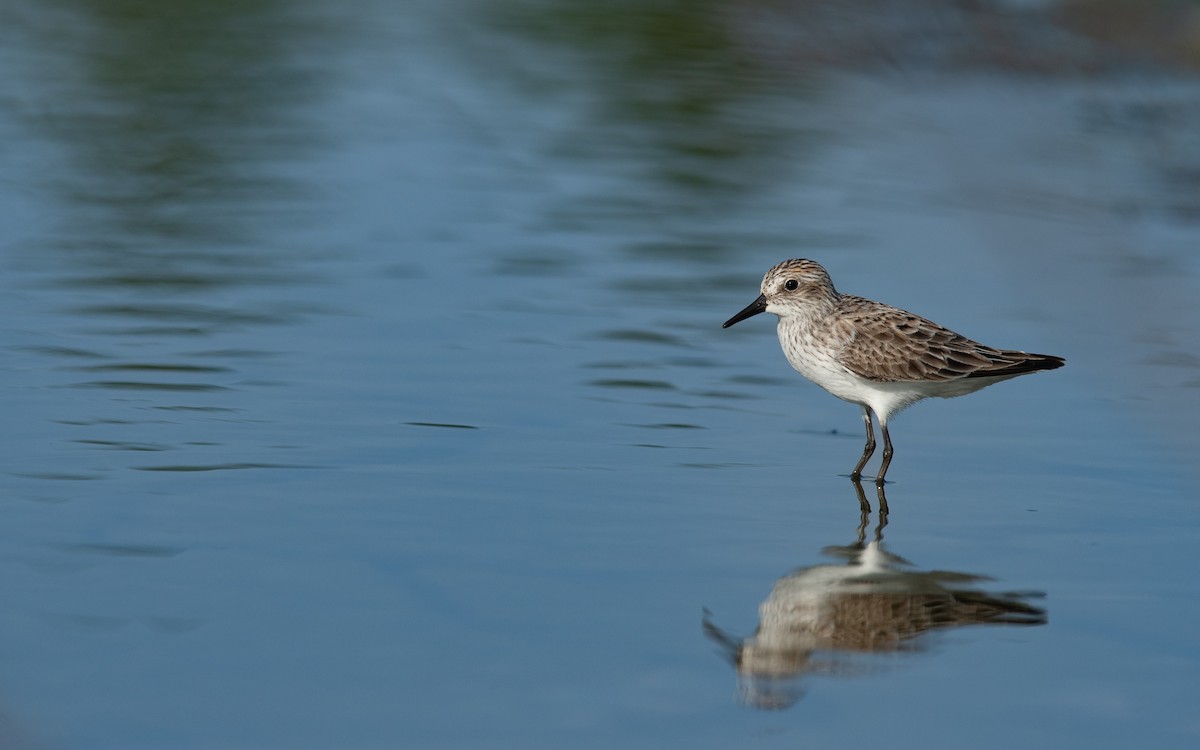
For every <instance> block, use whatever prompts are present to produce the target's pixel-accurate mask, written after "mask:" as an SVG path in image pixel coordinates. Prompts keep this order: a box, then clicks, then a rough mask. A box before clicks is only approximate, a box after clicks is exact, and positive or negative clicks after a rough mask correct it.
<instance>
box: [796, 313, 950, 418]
mask: <svg viewBox="0 0 1200 750" xmlns="http://www.w3.org/2000/svg"><path fill="white" fill-rule="evenodd" d="M778 332H779V344H780V346H781V347H782V348H783V352H784V354H785V355H786V356H787V359H788V362H789V363H790V364H791V365H792V368H793V369H795V370H796V372H798V373H800V374H801V375H803V376H804V377H806V378H808V379H809V380H811V381H812V382H814V383H816V384H817V385H819V386H821V387H822V388H824V389H825V390H826V391H828V392H830V393H832V394H833V395H834V396H837V397H838V398H840V399H842V400H843V401H849V402H850V403H852V404H859V405H862V406H867V407H870V409H871V410H872V411H874V412H875V414H876V415H877V416H878V417H880V418H881V419H882V420H887V418H888V417H890V416H891V415H893V414H895V413H896V412H898V411H900V410H901V409H903V408H904V407H906V406H909V405H910V404H913V403H916V402H917V401H920V400H921V399H923V398H925V397H927V396H931V395H937V394H933V393H930V392H927V391H926V389H924V388H922V387H921V386H922V384H921V383H916V382H895V383H883V382H879V381H874V380H867V379H865V378H860V377H859V376H857V375H855V374H854V373H852V372H850V371H849V370H847V369H846V368H845V367H843V366H842V365H841V364H840V363H838V361H837V359H836V355H837V350H836V349H835V348H833V347H830V346H829V345H828V344H824V345H822V344H820V343H819V342H817V341H816V340H815V339H814V338H813V336H812V335H811V334H810V333H808V332H807V331H798V330H796V329H795V328H792V327H791V326H787V327H785V326H782V325H781V326H779V329H778ZM955 395H957V394H955Z"/></svg>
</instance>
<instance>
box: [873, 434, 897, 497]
mask: <svg viewBox="0 0 1200 750" xmlns="http://www.w3.org/2000/svg"><path fill="white" fill-rule="evenodd" d="M879 429H881V430H883V463H882V464H881V465H880V466H879V476H877V477H875V484H876V486H878V487H882V486H883V475H884V474H887V470H888V464H890V463H891V462H892V437H891V436H890V435H888V429H887V423H886V422H882V421H881V422H880V423H879ZM872 447H873V446H872Z"/></svg>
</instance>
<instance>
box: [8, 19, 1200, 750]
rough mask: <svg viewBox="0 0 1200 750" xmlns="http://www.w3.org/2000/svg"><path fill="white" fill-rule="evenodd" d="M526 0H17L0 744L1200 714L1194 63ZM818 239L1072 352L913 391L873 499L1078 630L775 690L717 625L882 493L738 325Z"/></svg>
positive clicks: (1010, 340) (921, 654)
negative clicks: (862, 59) (890, 38)
mask: <svg viewBox="0 0 1200 750" xmlns="http://www.w3.org/2000/svg"><path fill="white" fill-rule="evenodd" d="M519 7H521V8H522V9H523V10H522V11H520V12H518V11H511V10H509V11H505V12H499V11H497V10H496V8H495V7H488V6H486V4H485V5H484V6H482V7H481V6H480V5H478V4H474V3H470V2H454V3H434V2H427V3H423V2H413V3H407V4H405V8H404V9H403V11H400V10H398V9H396V8H394V7H393V6H392V5H390V4H388V3H381V2H379V3H376V2H368V1H366V0H364V1H363V2H357V3H351V4H348V5H345V6H343V5H339V4H335V3H325V2H320V1H319V0H310V1H309V2H302V3H292V4H275V3H251V4H248V5H246V4H220V3H219V4H216V5H213V4H208V3H179V4H174V5H172V6H171V9H170V10H166V9H164V8H161V7H159V6H158V5H157V4H153V3H142V2H137V1H131V2H128V3H124V4H118V5H116V6H104V7H102V6H101V5H98V4H93V3H87V2H74V3H68V4H65V5H63V6H61V7H57V8H54V9H51V8H49V7H48V6H45V5H44V4H41V3H33V2H19V3H14V4H12V6H11V7H6V9H5V10H4V11H0V28H3V32H0V33H2V34H3V36H2V39H3V44H2V45H0V49H2V50H3V52H0V55H2V58H3V64H4V68H5V70H6V71H7V72H8V75H7V76H5V78H4V83H3V84H0V87H2V88H0V142H3V143H4V144H5V146H4V147H3V149H2V151H0V154H3V159H4V163H5V170H4V172H5V177H4V180H3V181H2V182H0V216H2V217H3V219H4V222H3V223H4V226H5V232H4V235H3V238H2V239H0V270H2V273H0V321H2V322H0V349H2V350H3V353H4V356H3V359H2V360H0V362H2V364H0V377H2V381H0V382H2V384H3V388H2V389H0V399H2V403H0V410H2V411H0V413H3V414H4V417H5V420H4V423H5V429H4V431H3V438H2V451H0V455H3V457H4V458H3V461H2V463H0V469H2V471H0V488H2V491H0V514H2V518H3V519H4V522H3V523H2V524H0V555H2V562H0V591H3V593H4V601H5V606H4V607H3V609H0V745H3V746H5V747H15V748H43V747H45V748H122V749H130V748H197V749H199V748H214V747H230V748H234V747H237V748H278V747H288V748H310V747H311V748H326V747H350V748H375V747H379V748H384V747H387V748H393V747H439V748H441V747H484V746H486V747H495V746H502V747H521V748H529V747H563V746H569V747H606V748H607V747H664V746H683V745H689V746H695V747H728V746H733V747H740V746H745V745H749V744H759V745H762V746H768V747H775V746H779V747H785V746H786V747H794V746H796V745H798V744H804V745H813V746H826V745H830V744H833V743H838V744H846V743H870V742H887V743H889V744H892V745H895V746H909V745H915V744H918V743H920V744H922V745H924V746H929V747H959V746H961V744H962V742H963V738H964V737H970V738H971V740H970V742H971V744H972V745H973V746H976V747H1009V746H1013V745H1017V744H1027V745H1031V746H1062V745H1070V746H1079V745H1084V744H1087V745H1090V746H1093V747H1097V748H1109V747H1111V748H1124V747H1129V746H1131V745H1133V744H1135V743H1136V744H1138V745H1141V746H1153V747H1191V746H1193V745H1194V744H1195V742H1196V741H1197V738H1198V735H1200V722H1197V720H1195V719H1194V718H1193V713H1192V710H1191V696H1192V693H1193V692H1194V689H1195V686H1196V681H1197V677H1198V675H1200V668H1198V667H1200V664H1198V660H1200V648H1198V646H1197V642H1196V639H1195V634H1194V628H1193V627H1192V625H1191V623H1193V622H1195V621H1196V620H1197V619H1198V618H1200V604H1198V603H1197V602H1200V583H1197V579H1196V577H1195V576H1194V575H1193V572H1194V571H1195V570H1196V566H1195V563H1194V561H1193V559H1192V558H1193V555H1192V553H1191V550H1192V548H1193V547H1194V546H1195V544H1196V542H1197V541H1198V540H1200V514H1198V511H1197V507H1196V503H1195V492H1194V481H1195V478H1196V473H1195V468H1194V465H1193V464H1192V463H1191V455H1192V450H1191V446H1194V445H1195V440H1194V437H1193V436H1192V433H1191V432H1190V429H1191V427H1192V425H1194V424H1195V417H1197V416H1200V409H1198V408H1197V401H1198V396H1200V361H1197V359H1196V357H1195V354H1194V351H1193V350H1194V342H1195V341H1196V340H1197V335H1198V333H1200V325H1198V323H1200V314H1198V313H1197V308H1196V307H1195V305H1194V304H1193V303H1192V302H1193V301H1194V295H1195V293H1196V291H1197V289H1198V285H1197V275H1198V271H1200V268H1198V265H1200V262H1198V256H1197V255H1196V254H1195V251H1194V248H1195V247H1196V242H1197V240H1198V239H1200V236H1198V235H1200V231H1198V227H1197V224H1196V222H1195V213H1194V208H1195V207H1196V206H1197V205H1200V191H1198V190H1197V189H1196V186H1195V185H1192V184H1191V183H1188V182H1186V180H1183V181H1181V180H1182V177H1181V175H1183V174H1185V173H1187V169H1190V168H1194V167H1195V166H1196V165H1197V164H1200V153H1196V152H1195V150H1194V148H1193V145H1194V144H1193V142H1192V140H1191V138H1190V137H1189V135H1188V134H1189V133H1192V132H1195V131H1194V129H1193V128H1192V125H1193V124H1195V120H1194V119H1192V118H1198V119H1200V112H1198V111H1197V110H1196V108H1195V107H1194V106H1193V105H1191V104H1190V103H1189V102H1191V101H1194V97H1195V94H1196V86H1197V84H1196V83H1195V82H1194V81H1193V80H1192V79H1190V78H1188V77H1187V76H1183V75H1178V74H1175V73H1170V74H1168V73H1160V74H1155V75H1153V76H1149V77H1145V78H1140V79H1138V80H1136V81H1132V82H1131V81H1129V80H1127V79H1125V78H1122V77H1120V76H1117V77H1112V78H1105V77H1100V78H1086V79H1080V78H1077V77H1074V76H1063V77H1061V78H1056V77H1042V78H1029V77H1024V76H1020V75H1006V74H1003V73H996V72H981V71H953V72H948V71H935V72H930V71H923V72H918V73H915V74H911V75H896V74H895V73H894V72H890V73H888V72H884V73H881V72H878V71H874V72H872V71H865V72H864V71H857V72H847V71H845V70H829V69H808V68H801V69H797V68H795V67H793V66H792V65H790V64H788V63H787V62H786V61H783V62H781V61H779V60H774V61H772V60H766V59H761V58H756V57H755V56H754V55H748V54H745V53H744V52H743V51H742V50H741V49H740V48H739V46H738V45H739V42H738V36H737V33H736V31H735V29H736V28H737V27H736V24H734V23H732V22H731V23H730V24H727V25H723V24H722V23H718V22H716V21H714V20H713V19H714V18H717V19H720V18H726V17H725V16H722V15H720V13H719V12H718V11H720V10H721V9H720V7H719V6H716V5H713V6H707V5H706V6H704V12H695V13H692V12H682V11H681V10H680V9H679V8H676V7H674V5H673V4H671V3H664V4H663V5H662V7H658V6H654V8H652V9H650V10H647V11H645V12H639V13H632V12H630V13H625V12H614V13H606V12H603V11H599V10H597V11H581V10H580V8H582V7H583V6H579V5H575V4H572V3H547V4H544V5H542V4H539V5H530V6H519ZM710 12H711V13H716V14H717V15H715V16H714V15H711V14H710ZM735 20H736V17H735ZM787 28H788V27H787V26H786V25H781V26H780V33H781V34H784V33H785V32H786V29H787ZM1146 112H1149V113H1150V114H1149V115H1147V114H1146ZM1172 180H1174V181H1172ZM791 256H806V257H813V258H816V259H818V260H820V261H822V262H823V263H824V264H825V265H826V266H827V267H828V268H829V270H830V273H831V274H832V276H833V278H834V281H835V283H836V284H837V285H838V286H839V288H841V289H843V290H844V291H849V292H853V293H857V294H862V295H865V296H870V297H875V298H879V299H883V300H886V301H888V302H891V303H893V304H897V305H901V306H904V307H906V308H909V309H913V310H914V311H916V312H918V313H921V314H923V315H926V316H928V317H931V318H933V319H934V320H938V321H940V322H943V323H946V324H948V325H951V326H953V327H954V328H956V329H958V330H960V331H962V332H963V333H965V334H967V335H970V336H973V337H976V338H979V339H982V340H984V341H985V342H987V343H990V344H994V345H997V346H1004V347H1013V348H1024V349H1029V350H1032V351H1045V352H1048V353H1053V354H1059V355H1062V356H1065V357H1066V358H1067V360H1068V366H1067V367H1066V368H1064V369H1062V370H1059V371H1055V372H1052V373H1045V374H1040V375H1038V376H1036V377H1028V378H1021V379H1019V380H1016V381H1012V382H1009V383H1005V384H1002V385H1000V386H998V387H996V388H992V389H988V390H987V391H985V392H982V393H979V394H976V395H973V396H972V397H970V398H967V399H955V400H953V401H937V402H926V403H922V404H921V405H919V406H917V407H916V408H914V409H913V410H912V411H911V412H906V413H905V414H903V415H902V416H901V417H899V418H898V419H897V420H896V421H895V422H894V424H893V426H892V437H893V439H894V440H895V442H896V459H895V461H894V463H893V465H892V468H891V470H890V472H889V479H890V480H892V483H891V484H889V485H888V488H887V499H888V501H889V505H890V510H891V512H890V514H889V516H888V518H887V525H886V527H885V528H883V529H882V531H881V532H880V535H881V537H882V540H883V541H882V543H883V545H884V546H885V548H886V549H887V550H889V551H890V552H891V553H893V554H896V555H899V556H901V557H902V558H904V559H905V560H907V561H909V562H910V563H911V568H908V569H910V570H912V571H914V572H916V573H920V574H924V573H928V572H930V571H943V572H944V571H949V572H952V573H956V574H957V573H963V574H974V575H979V576H986V577H989V578H990V579H993V580H980V581H974V582H972V583H971V586H972V587H973V588H974V589H978V590H982V591H986V592H991V593H993V594H1007V595H1011V596H1012V597H1015V598H1016V599H1017V600H1019V601H1022V602H1025V603H1026V604H1028V605H1029V606H1031V607H1034V608H1036V609H1038V610H1040V611H1043V612H1044V613H1045V623H1044V624H1038V623H1036V622H1035V623H1032V624H1029V625H1025V626H1012V625H1009V626H1002V625H971V626H969V627H957V626H952V625H951V626H943V627H940V628H937V629H935V630H934V631H930V632H923V633H919V634H915V635H914V637H913V638H912V639H911V640H910V641H907V642H906V643H905V644H904V647H903V648H901V649H893V650H889V651H878V652H870V651H865V652H856V653H846V654H839V653H837V652H836V649H835V650H834V652H833V653H829V650H828V649H826V650H825V652H824V653H822V654H819V655H818V656H819V657H820V658H817V659H816V660H815V662H814V663H818V664H820V663H828V662H836V663H839V664H840V663H842V662H843V661H844V662H845V663H846V664H848V665H849V666H847V667H846V668H844V669H836V670H831V669H819V668H813V669H799V670H796V671H795V672H794V673H792V674H791V675H790V676H788V675H785V676H783V677H782V678H780V680H779V682H780V684H781V685H782V689H783V690H784V692H785V693H786V694H787V695H790V696H792V700H789V701H788V702H787V705H786V706H785V707H780V708H778V709H777V710H762V709H760V708H755V706H754V702H753V701H752V700H751V701H747V692H746V686H747V684H751V683H753V682H754V679H753V677H752V676H747V675H745V674H741V675H739V673H738V672H737V670H736V668H735V667H734V665H733V664H732V663H731V662H730V659H729V656H730V654H729V649H728V648H727V647H725V646H722V645H721V643H719V642H717V641H716V640H714V639H713V638H712V637H706V635H705V631H704V628H703V623H704V621H705V619H706V618H707V619H708V620H709V622H710V623H711V624H712V625H714V626H716V627H717V628H719V629H720V631H721V632H723V633H725V634H726V635H727V637H728V638H729V639H730V642H740V641H741V640H743V639H746V638H749V637H751V636H752V635H753V634H754V631H755V629H756V627H757V626H758V625H759V606H760V605H761V604H763V603H764V601H765V600H767V598H768V596H769V594H770V592H771V590H772V587H773V586H774V585H775V583H776V582H777V581H779V580H780V579H782V578H784V577H785V576H788V575H789V574H790V573H792V571H794V570H796V569H798V568H809V567H812V566H816V565H823V564H824V565H841V564H843V563H844V559H843V558H839V557H831V556H830V554H829V550H827V549H826V548H831V547H845V546H846V545H851V546H853V545H854V544H855V543H856V539H857V534H858V527H859V524H860V511H859V503H858V499H857V496H856V494H855V491H854V488H853V486H852V485H851V483H850V482H849V480H848V479H847V478H846V475H847V474H848V473H849V471H850V469H851V468H852V466H853V464H854V461H855V460H856V459H857V457H858V455H859V452H860V450H861V445H862V437H861V434H860V430H861V423H860V418H859V414H858V410H857V408H856V407H853V406H851V405H849V404H845V403H842V402H839V401H837V400H836V399H834V398H832V397H830V396H828V395H827V394H825V393H823V392H821V391H820V390H819V389H817V388H816V387H815V386H811V385H809V384H807V383H806V382H804V381H803V379H802V378H800V377H799V376H798V375H796V374H795V373H793V372H791V371H790V369H789V368H788V366H787V364H786V362H785V361H784V359H783V357H782V355H781V353H780V352H779V351H778V345H777V343H776V341H775V339H774V332H773V326H772V325H771V321H770V320H768V319H767V316H762V317H759V318H755V319H753V320H750V321H746V322H745V323H742V324H740V325H739V326H737V327H736V328H733V329H730V330H721V328H720V324H721V322H722V321H724V320H726V319H727V318H728V317H729V316H730V315H732V314H733V313H734V312H736V311H737V310H739V309H741V308H742V307H743V306H744V305H745V304H747V303H748V302H750V301H751V300H752V299H753V298H754V296H755V295H756V294H757V285H758V281H759V279H760V278H761V275H762V273H763V272H764V271H765V270H766V269H767V268H768V267H770V266H771V265H772V264H774V263H775V262H777V261H778V260H781V259H783V258H786V257H791ZM876 465H877V464H875V463H872V464H871V469H873V468H874V467H875V466H876ZM867 497H868V499H869V501H870V502H871V503H872V505H877V504H878V502H877V498H876V497H875V495H874V491H873V488H868V490H867ZM878 523H879V518H878V516H877V515H872V516H871V517H870V519H869V524H868V526H867V527H866V529H865V534H866V540H868V541H869V540H870V539H872V538H874V534H875V529H876V527H877V526H878ZM706 611H707V613H708V614H707V615H706V614H705V613H706ZM710 636H711V631H710ZM727 645H728V644H727Z"/></svg>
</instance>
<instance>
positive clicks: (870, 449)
mask: <svg viewBox="0 0 1200 750" xmlns="http://www.w3.org/2000/svg"><path fill="white" fill-rule="evenodd" d="M862 412H863V424H865V425H866V426H867V444H866V445H864V446H863V454H862V458H860V459H858V465H857V466H855V467H854V471H852V472H850V478H851V479H853V480H854V481H856V482H857V481H858V480H859V479H862V470H863V467H864V466H866V465H867V461H870V460H871V456H873V455H875V428H874V427H872V426H871V410H870V409H868V408H867V407H865V406H864V407H863V408H862ZM881 424H882V423H881ZM883 434H884V436H885V437H886V436H887V432H886V429H885V431H884V433H883Z"/></svg>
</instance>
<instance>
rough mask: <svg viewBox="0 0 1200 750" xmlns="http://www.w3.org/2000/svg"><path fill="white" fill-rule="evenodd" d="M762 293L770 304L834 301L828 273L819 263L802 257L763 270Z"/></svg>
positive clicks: (835, 295)
mask: <svg viewBox="0 0 1200 750" xmlns="http://www.w3.org/2000/svg"><path fill="white" fill-rule="evenodd" d="M762 293H763V295H765V296H766V298H767V300H768V302H770V303H772V304H789V303H796V304H804V303H811V302H815V301H820V300H831V301H832V300H835V299H837V291H836V290H835V289H834V288H833V281H832V280H830V278H829V273H828V272H826V271H825V269H824V268H822V267H821V264H820V263H817V262H816V261H814V260H807V259H805V258H792V259H791V260H785V261H784V262H782V263H780V264H779V265H777V266H775V267H774V268H772V269H771V270H770V271H767V275H766V276H764V277H763V280H762Z"/></svg>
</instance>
